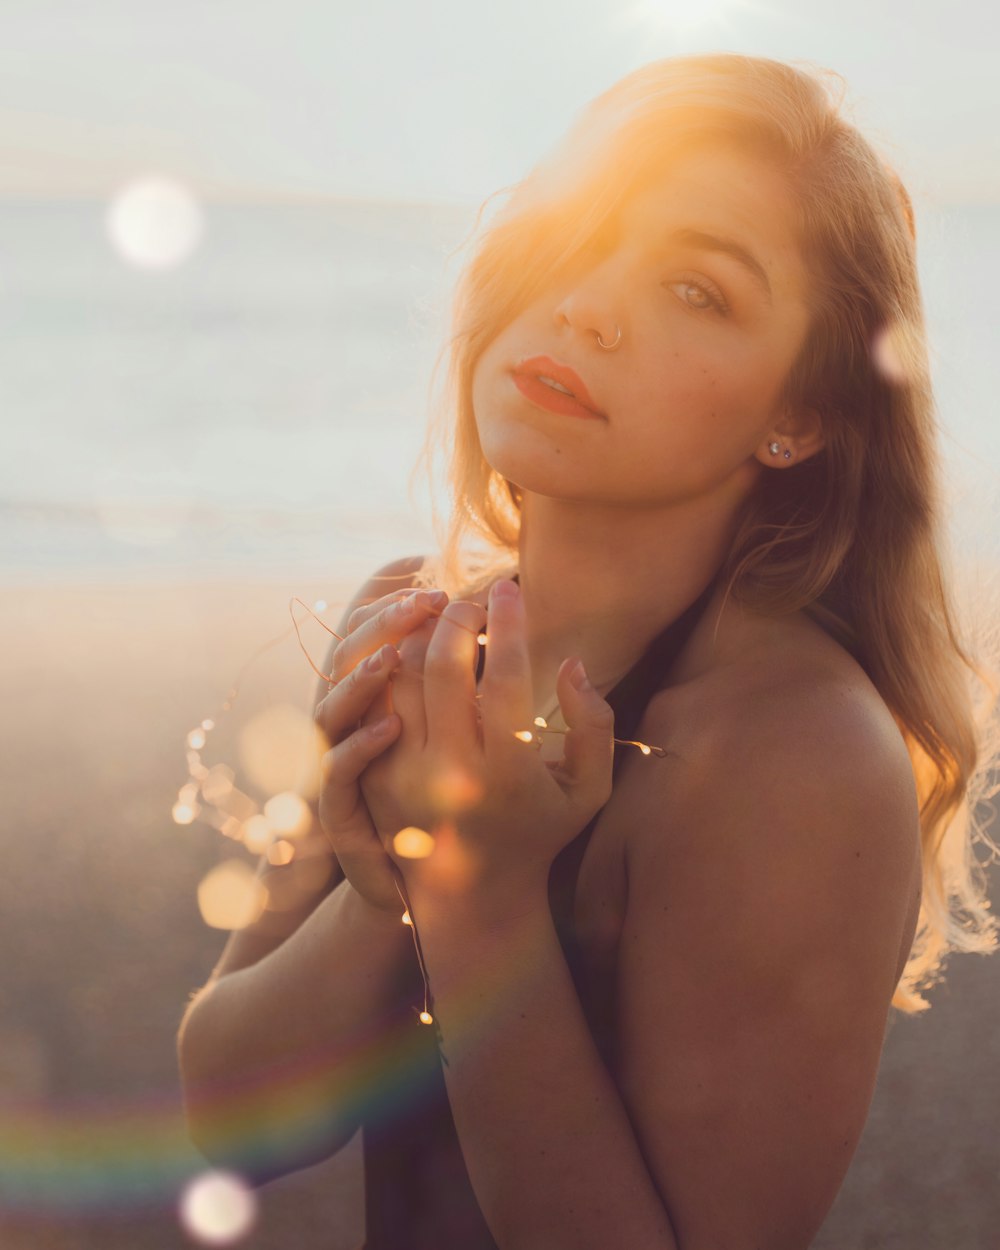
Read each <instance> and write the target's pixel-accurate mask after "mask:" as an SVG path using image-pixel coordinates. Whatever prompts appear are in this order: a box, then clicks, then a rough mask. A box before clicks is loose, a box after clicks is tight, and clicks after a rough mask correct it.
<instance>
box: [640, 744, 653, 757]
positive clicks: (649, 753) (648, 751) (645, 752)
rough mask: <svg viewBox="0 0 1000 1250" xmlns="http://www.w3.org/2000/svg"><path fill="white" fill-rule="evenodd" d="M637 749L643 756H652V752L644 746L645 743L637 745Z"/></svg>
mask: <svg viewBox="0 0 1000 1250" xmlns="http://www.w3.org/2000/svg"><path fill="white" fill-rule="evenodd" d="M638 747H639V750H640V751H641V752H642V753H643V755H652V754H653V752H652V750H651V748H649V747H648V746H646V744H645V742H640V743H638Z"/></svg>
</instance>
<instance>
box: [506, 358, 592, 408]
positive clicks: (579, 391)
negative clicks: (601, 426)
mask: <svg viewBox="0 0 1000 1250" xmlns="http://www.w3.org/2000/svg"><path fill="white" fill-rule="evenodd" d="M513 378H514V385H515V386H516V387H517V389H518V390H519V391H520V392H521V394H522V395H523V396H524V397H525V398H526V399H529V400H530V401H531V402H532V403H533V404H535V405H536V407H538V408H544V409H546V410H547V411H548V412H557V413H560V414H561V415H563V416H568V417H602V418H603V417H604V413H603V412H601V410H600V409H599V408H598V407H597V405H596V404H595V403H594V401H593V400H592V399H591V398H590V393H589V392H588V390H587V388H586V387H585V386H584V384H583V380H582V379H581V378H580V376H579V374H577V373H575V372H574V371H573V370H572V369H570V368H569V366H568V365H561V364H559V363H558V361H555V360H553V359H552V357H551V356H529V357H528V359H526V360H522V361H521V362H520V363H519V364H517V365H515V366H514V370H513ZM553 384H554V385H553ZM567 392H569V394H567Z"/></svg>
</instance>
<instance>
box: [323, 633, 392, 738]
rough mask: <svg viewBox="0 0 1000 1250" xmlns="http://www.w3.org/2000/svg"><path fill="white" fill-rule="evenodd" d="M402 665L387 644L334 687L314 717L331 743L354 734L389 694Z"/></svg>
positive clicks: (384, 713)
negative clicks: (360, 723)
mask: <svg viewBox="0 0 1000 1250" xmlns="http://www.w3.org/2000/svg"><path fill="white" fill-rule="evenodd" d="M398 666H399V653H398V651H397V650H396V649H395V647H392V646H390V645H388V644H386V645H385V646H382V647H380V648H379V649H378V650H377V651H375V652H374V653H373V654H372V655H370V656H369V657H368V658H367V659H366V660H365V661H364V662H363V663H361V664H359V665H358V666H357V667H356V668H355V669H354V670H353V671H352V672H351V673H350V675H349V676H348V677H346V678H345V679H344V680H343V681H341V682H338V683H337V685H336V686H334V687H333V689H332V690H331V691H330V692H329V693H328V694H327V695H326V697H325V698H324V699H322V701H321V702H320V704H319V706H318V707H317V708H316V711H315V714H314V719H315V721H316V724H317V725H318V726H319V727H320V729H322V731H323V733H324V734H325V735H326V739H327V741H328V742H330V743H337V742H339V741H340V740H341V739H342V738H344V737H345V736H346V735H347V734H349V733H353V731H354V729H355V728H356V727H357V724H358V722H359V721H360V720H362V719H363V718H364V717H365V714H366V713H367V712H368V710H369V709H370V708H371V707H372V706H373V705H374V704H375V703H376V702H377V701H378V699H379V696H381V695H382V694H383V693H384V692H385V690H386V688H387V686H388V682H389V678H390V676H391V675H392V673H393V672H394V671H395V669H396V668H398ZM382 715H383V716H384V715H386V712H383V713H382Z"/></svg>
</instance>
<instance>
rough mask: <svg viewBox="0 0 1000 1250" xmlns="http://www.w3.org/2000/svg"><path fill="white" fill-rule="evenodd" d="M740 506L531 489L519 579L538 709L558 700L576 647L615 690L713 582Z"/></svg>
mask: <svg viewBox="0 0 1000 1250" xmlns="http://www.w3.org/2000/svg"><path fill="white" fill-rule="evenodd" d="M735 513H736V508H735V507H733V508H731V509H724V508H723V509H720V507H719V501H718V499H714V500H712V501H708V500H694V501H691V502H690V503H684V504H679V505H677V504H675V505H672V506H671V507H669V508H658V509H650V510H648V511H640V510H638V509H635V508H614V507H596V506H595V505H594V504H592V503H581V504H574V503H567V502H566V501H564V500H555V499H548V498H545V497H542V496H537V495H526V496H525V499H524V501H523V504H522V513H521V537H520V543H519V570H520V578H519V580H520V584H521V591H522V594H523V595H524V603H525V608H526V611H527V617H528V648H529V652H530V656H531V669H532V678H533V683H534V689H535V703H536V709H537V710H538V711H539V712H541V713H542V714H545V713H546V712H548V711H549V709H550V708H551V706H552V704H553V703H555V700H556V696H555V683H556V675H557V673H558V671H559V666H560V664H561V662H562V661H563V660H564V659H565V658H566V657H567V656H569V655H577V656H580V657H581V658H582V659H583V662H584V665H585V667H586V669H587V673H588V675H589V676H590V679H591V681H592V682H593V683H594V685H595V686H596V687H597V688H598V689H599V690H601V691H602V692H604V691H606V690H607V689H610V687H611V686H613V685H614V684H615V683H616V682H617V681H618V680H619V679H620V678H621V677H622V676H623V675H624V674H625V673H626V672H627V671H628V670H629V669H630V668H631V667H632V665H633V664H634V663H635V662H636V660H637V659H638V658H639V657H640V656H641V655H642V653H643V652H644V651H645V649H646V647H648V645H649V643H650V642H651V641H652V640H653V638H655V637H656V635H657V634H658V633H659V632H660V631H661V630H662V629H663V628H664V627H665V626H666V625H668V624H669V623H670V622H671V621H673V620H676V618H677V617H678V616H679V615H680V614H681V612H683V611H684V609H685V608H686V607H687V606H688V604H690V603H691V602H693V600H694V599H696V598H697V597H698V595H699V594H700V593H701V591H702V590H703V589H704V588H705V587H706V586H707V585H708V583H709V582H710V581H711V579H712V577H713V576H714V574H715V573H716V572H717V570H718V568H719V567H720V565H721V564H722V561H723V559H724V556H725V554H726V552H727V551H728V549H729V545H730V543H731V540H732V530H733V522H734V517H735Z"/></svg>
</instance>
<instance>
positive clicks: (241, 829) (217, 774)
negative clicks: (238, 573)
mask: <svg viewBox="0 0 1000 1250" xmlns="http://www.w3.org/2000/svg"><path fill="white" fill-rule="evenodd" d="M296 605H298V606H300V607H302V608H304V609H305V610H306V612H307V613H308V614H309V615H310V616H311V617H312V619H313V620H315V621H317V622H318V623H319V624H320V625H321V626H322V627H323V629H325V630H326V631H327V632H328V633H329V634H331V635H332V636H333V637H334V638H336V639H337V640H338V641H339V642H343V641H344V638H343V635H341V634H339V633H337V631H336V630H335V629H332V628H331V627H330V626H329V625H327V623H326V622H325V621H324V620H322V619H321V618H320V617H319V616H317V614H316V612H314V611H313V609H312V608H310V607H309V605H308V604H307V603H305V602H304V601H303V600H302V599H300V598H299V597H298V596H293V597H292V598H291V599H290V600H289V603H288V611H289V615H290V617H291V621H292V626H291V628H292V629H293V630H294V632H295V636H296V639H297V641H298V644H299V648H300V650H301V651H302V653H303V655H304V656H305V658H306V661H307V662H308V664H309V667H310V668H311V669H312V670H313V672H314V673H315V674H316V675H317V677H319V678H320V679H321V680H322V681H325V682H326V683H327V684H328V685H329V686H330V688H331V689H332V688H333V686H334V685H335V680H334V677H333V674H332V673H324V672H322V671H321V670H320V669H319V668H318V667H317V666H316V664H314V663H313V660H312V657H311V656H310V654H309V651H308V650H307V648H306V646H305V643H304V642H303V639H302V633H301V630H300V628H299V619H298V617H297V616H296V614H295V607H296ZM326 606H327V605H326V603H325V601H323V600H318V601H317V603H316V607H317V609H318V610H320V611H323V610H325V608H326ZM452 624H454V625H458V627H459V628H460V629H465V630H467V632H469V633H472V634H474V635H475V638H476V641H477V643H478V644H479V645H480V646H481V647H484V646H486V645H487V636H486V634H485V633H484V632H483V631H481V630H479V631H476V630H472V629H470V628H469V627H468V626H466V625H463V624H462V622H460V621H452ZM290 632H291V630H289V629H286V630H284V631H283V632H282V633H281V634H279V635H277V636H276V637H274V638H272V639H269V640H268V641H267V642H266V643H264V644H262V646H261V647H259V648H258V649H257V650H256V651H255V652H254V653H253V655H251V656H250V658H249V659H248V660H247V661H246V662H245V663H244V665H243V666H242V668H241V669H240V670H239V673H238V674H237V678H236V681H235V682H234V683H233V686H232V688H231V689H230V690H229V692H228V693H227V695H226V698H225V700H224V701H223V703H222V705H221V708H220V710H219V711H218V712H217V713H216V714H215V715H214V716H207V717H205V718H204V719H203V720H201V721H200V722H199V724H198V725H196V726H195V727H194V728H193V729H191V730H189V731H188V733H187V734H186V735H185V747H186V752H185V758H186V760H187V766H188V779H187V781H186V782H185V783H184V784H183V785H182V786H181V787H180V789H179V790H178V794H177V801H176V802H175V803H174V805H173V808H172V809H171V815H172V818H173V820H174V822H175V823H176V824H178V825H189V824H191V823H192V822H193V821H194V820H195V819H196V818H199V817H200V818H201V819H202V820H203V821H205V822H206V823H208V824H210V825H212V826H213V827H214V828H216V829H218V830H219V831H220V832H222V833H223V834H224V835H225V836H227V837H230V838H232V839H234V840H236V841H239V842H241V843H242V844H243V846H244V847H245V848H246V849H247V850H248V851H250V852H251V853H257V854H260V853H263V854H264V855H266V856H267V859H268V861H269V863H271V864H272V865H275V866H284V865H287V864H290V863H291V862H292V861H293V859H294V858H295V855H296V850H295V845H294V843H293V842H291V841H289V840H288V839H289V838H291V837H295V836H297V835H298V834H301V833H304V832H306V831H307V830H308V829H309V828H311V825H312V819H313V817H312V812H311V811H310V809H309V807H308V805H307V804H306V803H305V802H304V800H303V799H302V797H301V795H299V794H296V793H295V792H294V791H289V790H285V791H282V792H281V793H278V794H275V795H272V796H271V797H270V798H268V799H267V800H266V801H265V802H264V804H263V808H264V811H263V813H261V811H260V808H259V806H258V804H257V803H256V802H255V801H254V800H253V799H251V798H250V796H249V795H246V794H244V793H243V792H242V791H240V790H239V789H238V788H237V787H236V785H235V774H234V773H233V770H232V769H231V768H229V767H228V766H227V765H226V764H214V765H212V766H211V767H210V768H209V767H206V766H205V764H204V763H203V762H202V758H201V753H202V751H203V750H204V748H205V746H206V744H207V741H208V735H209V734H210V733H211V732H212V731H213V730H214V729H215V728H216V726H217V724H218V721H219V719H220V718H221V716H223V715H224V714H225V713H226V712H228V711H230V710H231V709H232V706H233V703H234V702H235V700H236V698H237V696H238V695H239V692H240V685H241V682H242V680H243V677H244V675H245V673H246V671H247V669H249V667H250V666H251V665H252V664H253V663H254V662H255V661H256V660H257V659H258V658H259V657H260V656H261V655H262V654H263V653H264V652H265V651H267V650H269V649H270V648H271V647H274V646H276V645H278V643H280V642H283V641H284V640H285V639H286V638H287V637H288V635H289V633H290ZM401 678H409V679H412V680H416V681H420V682H421V683H422V682H423V680H424V679H423V675H422V674H420V673H410V672H406V671H401V672H399V671H398V672H396V673H394V674H393V675H392V677H391V679H390V680H392V681H397V680H399V679H401ZM481 700H482V695H481V694H479V693H477V694H476V695H475V702H476V705H477V707H478V705H479V703H480V702H481ZM533 725H534V730H531V729H520V730H516V731H514V737H515V738H517V739H518V741H520V742H524V743H528V744H533V745H534V746H535V747H538V748H540V747H541V745H542V738H541V734H559V735H561V736H564V737H565V736H566V734H567V732H568V731H567V730H563V729H553V728H551V727H550V726H549V724H548V722H547V721H546V719H545V718H544V717H543V716H536V717H535V718H534V720H533ZM536 731H537V732H536ZM613 741H614V743H615V745H616V746H632V747H636V748H637V749H638V750H639V751H640V753H641V754H642V755H644V756H657V757H659V758H663V757H664V756H666V754H667V752H666V751H665V750H663V748H662V747H657V746H650V745H649V744H648V743H645V742H637V741H634V740H632V739H622V738H614V739H613ZM476 796H478V792H476ZM470 797H471V796H470ZM459 805H460V806H461V805H463V804H459ZM464 805H467V804H464ZM282 835H283V836H282ZM393 850H394V852H395V853H396V854H397V855H399V856H400V857H401V858H407V859H423V858H426V857H427V856H429V855H430V854H431V853H432V852H433V850H434V837H433V835H432V834H430V833H428V832H427V831H426V830H423V829H418V828H416V827H415V826H409V827H407V828H405V829H401V830H400V831H399V832H398V833H397V834H396V835H395V837H394V839H393ZM237 866H238V863H237V861H232V860H231V861H226V864H225V865H219V868H220V869H224V873H223V874H219V880H218V881H216V880H215V879H214V878H213V873H215V874H218V869H216V870H213V873H210V874H209V876H208V877H207V878H206V879H205V881H203V882H202V884H201V886H200V887H199V903H200V905H201V910H202V914H203V916H204V918H205V919H206V922H207V923H209V924H213V925H216V926H218V927H243V926H245V925H246V924H247V923H252V922H253V919H254V918H256V916H258V915H259V914H260V913H261V911H263V909H264V907H265V906H267V901H268V900H267V890H266V889H265V888H264V887H263V885H261V883H260V882H259V881H258V880H257V879H256V878H255V877H254V878H253V881H254V885H253V886H251V884H250V880H249V878H247V879H245V880H243V879H236V878H235V876H234V874H233V869H235V868H237ZM243 867H244V868H246V870H247V873H250V869H249V867H248V866H246V865H243ZM251 875H252V874H251ZM210 879H211V881H210ZM394 881H395V885H396V891H397V893H398V894H399V897H400V900H401V902H402V903H403V908H404V910H403V914H402V917H401V921H402V923H403V924H404V925H405V926H406V927H407V928H408V929H409V930H410V933H411V934H412V937H413V946H414V950H415V952H416V957H417V964H418V966H419V968H420V975H421V978H422V980H423V986H424V995H423V1009H422V1010H421V1011H420V1012H419V1013H418V1016H417V1018H418V1020H419V1022H420V1023H421V1024H424V1025H430V1024H433V1023H434V1017H433V1015H432V1014H431V1011H430V984H429V981H428V977H427V970H426V966H425V964H424V957H423V951H422V949H421V946H420V937H419V934H418V933H417V927H416V925H415V924H414V922H413V917H412V916H411V914H410V908H409V902H408V900H407V898H406V895H405V893H404V891H403V888H402V885H401V880H400V878H399V876H398V874H397V875H396V876H395V877H394ZM223 885H224V887H225V888H223V889H220V887H222V886H223ZM234 887H235V888H234ZM240 887H242V888H240ZM220 895H225V897H224V898H223V897H220ZM236 896H239V897H236Z"/></svg>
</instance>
